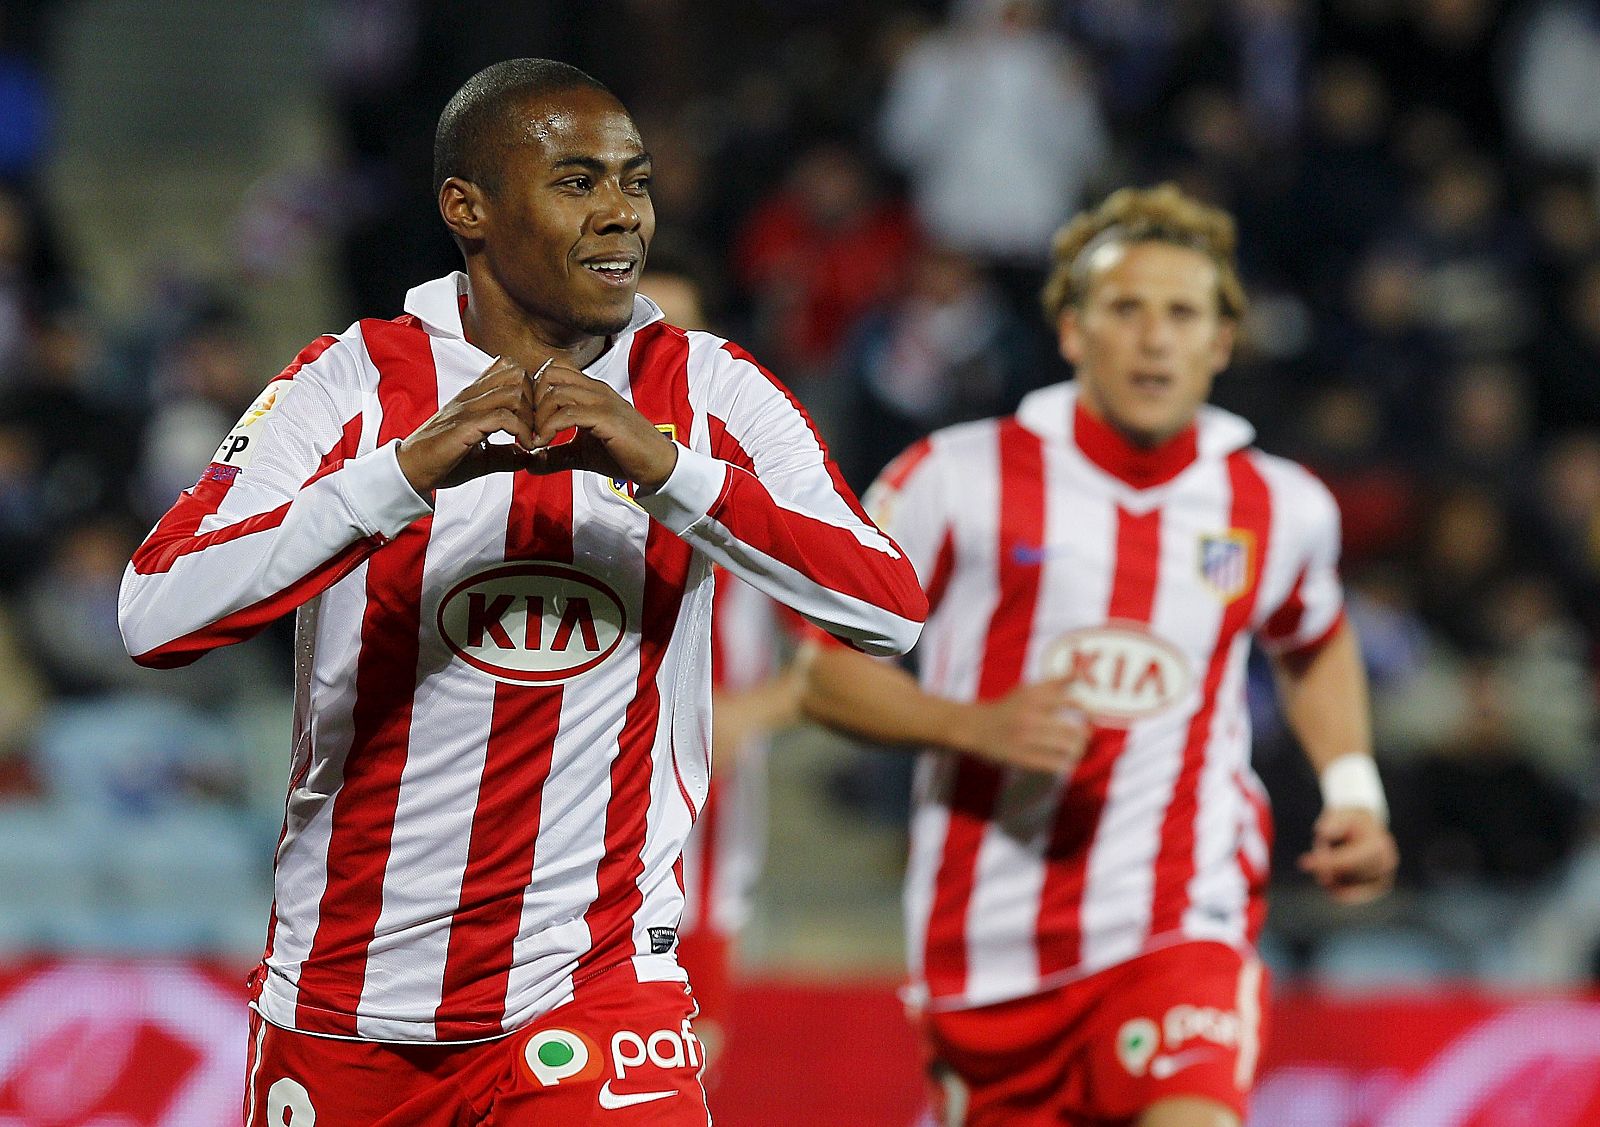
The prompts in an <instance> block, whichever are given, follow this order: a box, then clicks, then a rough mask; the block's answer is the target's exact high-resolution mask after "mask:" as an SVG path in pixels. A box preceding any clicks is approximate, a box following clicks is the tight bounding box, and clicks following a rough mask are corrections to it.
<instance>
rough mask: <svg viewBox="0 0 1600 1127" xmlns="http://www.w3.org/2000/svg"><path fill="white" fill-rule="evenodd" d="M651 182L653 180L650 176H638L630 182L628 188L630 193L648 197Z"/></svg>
mask: <svg viewBox="0 0 1600 1127" xmlns="http://www.w3.org/2000/svg"><path fill="white" fill-rule="evenodd" d="M650 182H651V178H650V177H649V176H637V177H635V178H634V179H632V180H630V181H628V184H627V188H628V191H630V192H636V193H638V194H639V195H641V196H643V195H648V194H649V193H650Z"/></svg>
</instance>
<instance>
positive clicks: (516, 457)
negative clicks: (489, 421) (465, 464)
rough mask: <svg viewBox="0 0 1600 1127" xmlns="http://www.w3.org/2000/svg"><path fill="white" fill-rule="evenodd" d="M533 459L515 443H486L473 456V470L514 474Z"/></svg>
mask: <svg viewBox="0 0 1600 1127" xmlns="http://www.w3.org/2000/svg"><path fill="white" fill-rule="evenodd" d="M530 457H532V455H531V454H529V453H528V451H526V450H524V449H523V448H522V447H520V446H518V445H517V444H516V443H514V442H486V443H484V444H483V445H481V446H479V447H478V449H477V450H476V451H475V452H474V453H473V454H472V455H471V458H472V462H473V469H475V470H481V471H482V472H483V473H513V472H515V471H517V470H520V469H522V468H523V467H525V466H526V465H527V464H528V459H529V458H530Z"/></svg>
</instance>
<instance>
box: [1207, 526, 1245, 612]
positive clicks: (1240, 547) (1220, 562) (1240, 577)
mask: <svg viewBox="0 0 1600 1127" xmlns="http://www.w3.org/2000/svg"><path fill="white" fill-rule="evenodd" d="M1255 554H1256V538H1255V535H1254V534H1253V533H1251V532H1250V531H1249V530H1248V529H1244V528H1230V529H1228V531H1226V532H1223V533H1219V534H1217V535H1214V536H1202V537H1200V578H1201V579H1204V580H1205V581H1206V586H1208V587H1210V588H1211V590H1212V591H1214V592H1216V595H1217V597H1218V598H1219V599H1221V600H1222V601H1223V602H1225V603H1231V602H1233V600H1235V599H1237V598H1238V597H1239V596H1240V595H1242V594H1244V593H1245V592H1246V591H1248V590H1249V589H1250V581H1251V580H1252V579H1253V578H1254V574H1253V568H1254V561H1255Z"/></svg>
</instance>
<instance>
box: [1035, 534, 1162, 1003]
mask: <svg viewBox="0 0 1600 1127" xmlns="http://www.w3.org/2000/svg"><path fill="white" fill-rule="evenodd" d="M1160 571H1161V510H1160V508H1154V509H1151V510H1150V511H1149V512H1147V513H1142V514H1136V513H1130V512H1128V511H1127V510H1126V509H1124V508H1122V507H1120V506H1119V507H1118V508H1117V541H1116V555H1115V557H1114V563H1113V578H1112V583H1111V599H1110V602H1109V604H1108V605H1107V607H1106V618H1107V619H1108V620H1110V621H1123V622H1138V623H1148V622H1149V621H1150V612H1151V610H1152V609H1153V608H1154V606H1155V599H1156V585H1157V582H1158V579H1159V576H1160ZM1127 742H1128V730H1127V729H1126V728H1095V729H1093V730H1092V731H1091V732H1090V734H1089V745H1088V747H1087V749H1086V750H1085V751H1084V755H1083V758H1082V759H1081V760H1079V761H1078V765H1077V767H1076V768H1075V769H1074V770H1073V772H1072V777H1071V778H1070V779H1069V780H1068V783H1067V787H1066V789H1065V790H1064V791H1063V792H1062V795H1061V800H1060V804H1059V805H1058V806H1057V808H1056V820H1055V825H1054V827H1052V829H1051V833H1050V842H1049V844H1048V845H1047V846H1046V849H1045V858H1044V860H1045V874H1044V886H1043V888H1042V889H1041V891H1040V894H1039V922H1038V927H1037V933H1038V936H1039V975H1040V977H1041V978H1043V977H1048V976H1050V975H1054V974H1059V973H1060V972H1062V971H1064V970H1067V969H1068V968H1070V967H1074V966H1076V965H1077V964H1078V962H1079V961H1080V959H1081V958H1082V948H1083V892H1084V886H1085V885H1086V883H1087V882H1088V879H1089V847H1090V845H1091V844H1092V843H1093V841H1094V835H1095V831H1096V830H1097V829H1098V827H1099V824H1100V814H1101V812H1102V811H1103V810H1104V809H1105V805H1106V796H1107V794H1108V793H1109V791H1110V787H1111V771H1112V768H1113V767H1114V766H1115V765H1116V762H1117V759H1118V758H1119V757H1120V756H1121V755H1122V750H1123V748H1124V747H1125V746H1126V745H1127Z"/></svg>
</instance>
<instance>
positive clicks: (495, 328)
mask: <svg viewBox="0 0 1600 1127" xmlns="http://www.w3.org/2000/svg"><path fill="white" fill-rule="evenodd" d="M461 331H462V334H463V335H464V336H465V337H466V338H467V340H468V342H470V343H471V344H473V345H475V346H477V347H478V348H480V349H482V350H483V351H484V352H487V353H488V354H489V355H490V356H502V357H504V358H506V359H507V360H511V361H514V362H515V363H516V364H518V365H519V366H520V367H523V368H525V369H527V370H528V371H530V372H532V371H537V370H538V368H539V367H540V365H542V364H543V363H544V362H545V361H546V360H552V359H554V360H556V361H558V362H560V363H561V364H563V365H565V366H566V367H570V368H575V369H577V370H579V371H582V370H583V369H584V368H587V367H588V366H589V365H590V364H593V363H594V362H595V361H596V360H598V359H599V358H600V356H601V354H602V353H604V352H605V350H606V349H607V348H608V347H610V345H611V338H610V337H608V336H594V335H591V334H582V333H579V334H575V333H571V332H557V331H553V330H552V328H551V326H549V325H547V324H545V323H543V322H541V321H539V320H536V319H535V318H533V317H531V316H530V315H529V314H528V312H527V310H525V309H523V308H522V307H521V306H519V305H518V304H517V303H516V302H514V301H513V300H511V298H510V296H509V295H507V294H506V292H505V291H504V290H503V289H501V288H500V287H499V286H496V285H494V284H492V283H485V282H484V281H483V280H482V278H481V277H480V276H479V275H478V272H477V271H474V270H473V269H472V268H471V264H470V263H469V264H468V269H467V292H466V293H465V294H464V295H463V296H462V298H461Z"/></svg>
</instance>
